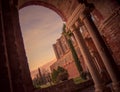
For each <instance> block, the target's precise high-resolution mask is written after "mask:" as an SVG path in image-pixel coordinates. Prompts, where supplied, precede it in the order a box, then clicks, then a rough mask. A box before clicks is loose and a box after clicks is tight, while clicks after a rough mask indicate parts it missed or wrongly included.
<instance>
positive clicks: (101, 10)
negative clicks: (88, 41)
mask: <svg viewBox="0 0 120 92" xmlns="http://www.w3.org/2000/svg"><path fill="white" fill-rule="evenodd" d="M91 1H92V2H94V5H95V8H96V9H97V12H94V11H93V16H97V17H98V18H99V19H100V20H101V22H99V23H98V25H97V26H98V28H99V31H100V33H101V35H102V36H103V39H104V41H105V43H106V45H107V46H108V48H109V50H110V53H111V54H112V55H113V57H114V59H115V62H116V63H117V65H120V59H119V57H120V46H119V44H120V23H119V20H120V5H119V4H118V3H117V1H116V0H99V1H98V0H91ZM99 15H100V16H101V17H102V18H100V16H99Z"/></svg>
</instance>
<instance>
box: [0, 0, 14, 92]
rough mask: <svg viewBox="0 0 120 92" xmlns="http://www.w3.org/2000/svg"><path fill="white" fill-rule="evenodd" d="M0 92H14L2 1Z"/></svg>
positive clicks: (0, 15)
mask: <svg viewBox="0 0 120 92" xmlns="http://www.w3.org/2000/svg"><path fill="white" fill-rule="evenodd" d="M0 92H12V82H11V75H10V68H9V62H8V56H7V50H6V44H5V35H4V29H3V20H2V5H1V1H0Z"/></svg>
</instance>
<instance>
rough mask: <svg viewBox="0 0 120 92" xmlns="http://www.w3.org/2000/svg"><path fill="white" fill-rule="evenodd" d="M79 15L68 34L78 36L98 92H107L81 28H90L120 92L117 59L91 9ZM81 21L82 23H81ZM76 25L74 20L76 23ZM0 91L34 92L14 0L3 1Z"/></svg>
mask: <svg viewBox="0 0 120 92" xmlns="http://www.w3.org/2000/svg"><path fill="white" fill-rule="evenodd" d="M80 6H84V7H82V9H79V8H81V7H78V8H77V9H78V10H80V13H79V14H78V15H75V16H74V18H73V19H74V20H75V21H74V22H72V23H73V24H71V23H70V22H71V21H69V23H70V25H69V23H68V24H67V25H66V31H69V30H71V32H72V33H73V35H74V36H75V38H76V40H77V43H78V45H79V47H80V51H81V53H82V56H83V58H84V60H85V63H86V65H87V67H88V69H89V71H90V73H91V76H92V78H93V81H94V83H95V90H96V92H103V91H104V90H105V85H104V84H103V82H102V79H101V78H100V77H99V73H98V72H97V70H96V69H95V68H94V66H93V64H92V63H93V62H92V58H91V55H90V52H89V50H88V48H87V46H86V43H85V41H84V39H83V37H82V34H81V32H80V31H79V28H80V27H81V26H82V25H84V26H86V28H87V30H88V32H89V34H90V36H91V38H92V40H93V42H94V44H95V46H96V48H97V50H98V52H99V55H100V56H101V58H102V60H103V63H104V65H105V68H106V70H107V72H108V73H109V75H110V78H111V80H112V85H113V89H114V91H115V92H119V90H120V79H119V77H120V75H119V74H118V73H119V72H118V71H117V66H116V64H115V62H114V59H113V58H112V56H111V55H110V53H109V51H108V49H107V47H106V45H105V44H104V41H103V40H102V38H101V36H100V34H99V31H98V29H97V27H96V26H95V24H94V22H93V21H92V19H91V15H90V11H89V9H88V7H87V8H86V6H85V5H83V4H81V5H80ZM78 19H80V22H79V21H77V20H78ZM72 21H73V20H72ZM0 85H1V87H0V91H1V92H33V86H32V81H31V78H30V71H29V68H28V63H27V58H26V55H25V50H24V45H23V40H22V35H21V30H20V25H19V17H18V9H17V7H16V6H15V5H14V4H13V2H12V0H11V1H10V0H2V1H1V0H0Z"/></svg>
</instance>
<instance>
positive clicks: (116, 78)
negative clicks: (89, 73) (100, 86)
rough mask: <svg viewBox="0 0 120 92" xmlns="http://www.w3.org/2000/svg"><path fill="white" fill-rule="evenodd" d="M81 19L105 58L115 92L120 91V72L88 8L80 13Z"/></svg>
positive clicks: (104, 61) (103, 58)
mask: <svg viewBox="0 0 120 92" xmlns="http://www.w3.org/2000/svg"><path fill="white" fill-rule="evenodd" d="M80 19H81V21H82V22H83V23H84V25H85V26H86V28H87V30H88V32H89V33H90V36H91V38H92V40H93V42H94V44H95V46H96V48H97V50H98V52H99V54H100V56H101V58H102V60H103V63H104V65H105V67H106V69H107V71H108V73H109V75H110V77H111V80H112V82H113V88H114V90H115V92H119V91H120V74H119V72H118V69H117V66H116V64H115V61H114V59H113V57H112V55H111V54H110V53H109V50H108V49H107V46H106V45H105V43H104V41H103V39H102V37H101V36H100V34H99V31H98V29H97V27H96V26H95V24H94V22H93V20H92V19H91V15H90V13H89V11H88V9H87V8H85V10H84V11H83V12H82V13H81V15H80Z"/></svg>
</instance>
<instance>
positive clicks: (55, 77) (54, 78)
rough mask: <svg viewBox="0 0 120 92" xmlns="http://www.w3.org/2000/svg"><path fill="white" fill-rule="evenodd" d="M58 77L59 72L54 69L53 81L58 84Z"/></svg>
mask: <svg viewBox="0 0 120 92" xmlns="http://www.w3.org/2000/svg"><path fill="white" fill-rule="evenodd" d="M57 76H58V71H57V70H55V69H53V72H52V81H53V82H54V83H56V82H57Z"/></svg>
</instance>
